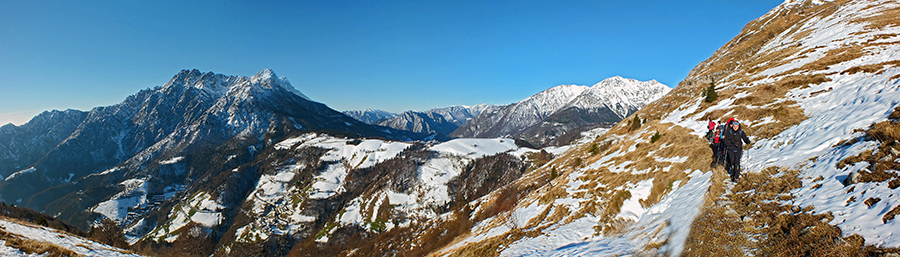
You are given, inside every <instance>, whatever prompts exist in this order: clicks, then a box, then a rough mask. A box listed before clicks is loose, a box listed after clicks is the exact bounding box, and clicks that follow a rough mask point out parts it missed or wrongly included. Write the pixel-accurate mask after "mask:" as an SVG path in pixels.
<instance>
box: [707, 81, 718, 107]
mask: <svg viewBox="0 0 900 257" xmlns="http://www.w3.org/2000/svg"><path fill="white" fill-rule="evenodd" d="M703 95H705V96H706V102H707V103H712V102H715V101H716V99H719V94H718V93H716V84H714V83H709V87H707V88H706V90H704V91H703Z"/></svg>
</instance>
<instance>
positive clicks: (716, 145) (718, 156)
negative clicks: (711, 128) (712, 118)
mask: <svg viewBox="0 0 900 257" xmlns="http://www.w3.org/2000/svg"><path fill="white" fill-rule="evenodd" d="M722 127H723V126H716V132H714V133H713V136H712V140H711V142H710V143H712V149H713V164H714V165H721V164H722V161H723V160H725V158H724V157H723V156H722V153H723V152H722V140H721V138H722Z"/></svg>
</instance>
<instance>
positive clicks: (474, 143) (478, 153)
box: [430, 138, 519, 159]
mask: <svg viewBox="0 0 900 257" xmlns="http://www.w3.org/2000/svg"><path fill="white" fill-rule="evenodd" d="M518 148H519V147H517V146H516V142H515V140H512V139H508V138H488V139H484V138H460V139H454V140H451V141H448V142H444V143H441V144H438V145H435V146H432V147H431V148H430V149H431V150H434V151H437V152H440V153H446V154H452V155H459V156H463V157H466V158H469V159H476V158H479V157H484V156H488V155H495V154H498V153H502V152H506V151H510V150H516V149H518Z"/></svg>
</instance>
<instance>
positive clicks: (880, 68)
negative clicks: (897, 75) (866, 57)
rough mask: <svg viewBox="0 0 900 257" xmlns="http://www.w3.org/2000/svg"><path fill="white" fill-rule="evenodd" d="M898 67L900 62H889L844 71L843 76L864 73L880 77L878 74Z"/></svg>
mask: <svg viewBox="0 0 900 257" xmlns="http://www.w3.org/2000/svg"><path fill="white" fill-rule="evenodd" d="M898 66H900V61H897V60H895V61H889V62H882V63H876V64H867V65H861V66H856V67H852V68H849V69H847V70H845V71H842V72H841V74H842V75H843V74H856V73H859V72H864V73H874V74H876V75H878V74H882V73H884V72H885V71H887V69H888V68H891V67H898Z"/></svg>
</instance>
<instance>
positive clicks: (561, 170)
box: [432, 1, 900, 256]
mask: <svg viewBox="0 0 900 257" xmlns="http://www.w3.org/2000/svg"><path fill="white" fill-rule="evenodd" d="M898 10H900V4H898V3H897V2H895V1H855V2H854V1H834V2H822V1H786V2H785V3H783V4H782V5H780V6H778V7H776V8H775V9H773V10H772V11H770V12H769V13H767V14H766V15H764V16H762V17H760V18H759V19H757V20H754V21H752V22H750V23H749V24H747V26H746V27H744V29H743V31H741V33H740V34H738V35H737V36H736V37H735V38H734V39H733V40H732V41H730V42H729V43H728V44H726V45H725V46H723V47H722V48H720V49H719V50H718V51H716V53H715V54H714V55H713V56H711V57H710V58H709V59H707V60H706V61H704V62H702V63H700V64H699V65H698V66H697V67H696V68H694V69H693V70H692V71H691V73H690V74H689V76H688V77H687V78H686V79H685V80H684V81H682V83H680V84H679V86H678V87H676V88H675V89H673V90H672V92H670V93H669V94H667V95H666V96H664V97H663V98H661V99H659V100H657V101H655V102H653V103H651V104H649V105H647V106H646V107H644V108H642V109H641V110H640V111H638V112H637V113H636V114H635V115H638V116H639V117H642V118H646V119H647V120H646V121H645V122H642V124H640V125H638V124H631V121H630V120H625V121H623V122H620V123H619V124H617V125H616V126H615V127H613V128H612V130H610V131H609V132H607V133H606V134H604V135H603V136H601V137H599V138H597V139H596V140H594V141H593V142H590V143H587V144H583V145H580V146H576V147H575V148H574V149H573V150H571V151H569V152H568V153H567V154H565V155H564V156H562V157H560V158H557V159H555V160H553V161H551V162H550V163H549V164H547V165H544V166H542V168H540V169H537V170H536V171H534V172H532V173H529V174H525V175H523V177H522V178H521V179H519V180H518V181H517V182H516V183H514V185H519V186H524V185H527V184H532V183H534V182H535V181H540V180H542V179H548V178H549V179H551V182H549V183H548V184H547V185H546V186H542V187H541V188H539V189H536V190H533V191H531V192H530V193H528V194H527V196H525V197H523V199H521V200H519V201H518V202H517V203H516V206H515V207H513V208H511V210H510V211H509V212H507V213H506V214H503V215H496V216H493V217H492V218H490V219H487V220H484V221H481V222H479V223H477V224H475V225H473V227H472V231H471V233H470V234H467V235H464V236H461V237H459V238H457V239H455V240H454V243H453V244H450V245H448V246H447V247H446V248H445V249H443V250H441V251H439V252H438V253H441V254H449V255H451V256H453V255H474V254H478V255H497V254H503V255H510V256H522V255H529V256H567V255H622V254H634V255H643V254H648V255H680V254H682V253H685V254H688V255H699V254H709V253H710V252H724V253H725V254H728V253H731V254H736V255H785V256H797V255H801V256H802V255H817V254H825V253H829V254H834V255H842V254H843V255H866V254H879V253H884V252H890V251H897V249H896V248H895V247H900V238H898V237H897V236H896V233H894V232H896V231H898V230H900V222H898V221H897V219H896V218H895V217H896V213H900V207H898V206H900V202H897V201H893V199H895V198H896V197H893V196H895V195H897V194H900V191H898V190H900V189H898V188H900V187H898V186H900V180H898V179H900V178H898V177H900V176H898V172H897V171H896V170H897V169H898V168H900V167H896V166H895V165H894V164H891V163H895V161H896V160H898V157H900V156H897V155H896V154H894V152H895V151H894V150H891V149H895V145H896V143H894V142H896V140H897V139H896V138H897V137H896V135H898V134H892V133H894V132H889V131H897V130H896V129H897V127H896V124H897V121H896V119H897V118H898V117H900V111H895V108H896V107H897V103H900V92H898V91H900V37H898V35H900V20H898V19H896V17H897V14H898ZM710 85H713V86H714V87H715V89H716V91H717V93H718V99H717V100H715V101H713V102H706V101H705V100H704V97H703V93H702V92H703V91H704V90H705V89H706V88H707V87H709V86H710ZM892 113H894V114H892ZM707 117H711V118H714V119H716V120H725V119H727V118H731V117H734V118H737V119H738V120H740V121H741V122H742V124H744V129H745V131H747V133H748V134H749V135H750V136H751V141H753V144H752V145H750V146H748V150H747V151H746V152H745V155H744V156H745V159H744V165H743V167H744V173H745V174H746V176H745V177H744V179H742V180H741V181H740V183H737V184H734V183H731V182H728V181H727V175H725V174H723V173H724V171H723V170H721V169H720V168H711V167H710V163H711V162H712V158H711V155H712V151H710V150H709V147H708V143H707V141H706V140H705V139H703V138H702V136H703V135H704V134H705V133H706V122H705V120H706V118H707ZM890 117H893V118H890ZM873 124H875V125H873ZM657 133H658V135H659V136H657V137H655V138H654V135H655V134H657ZM888 135H893V136H888ZM552 174H558V175H557V176H555V178H554V176H553V175H552ZM852 174H854V175H852ZM848 177H864V178H865V179H861V180H858V181H859V182H854V181H850V180H847V179H846V178H848ZM704 196H705V197H704ZM701 198H704V199H703V200H700V199H701ZM498 199H503V197H502V195H501V194H500V193H495V194H491V195H489V196H488V197H486V199H485V200H482V201H480V202H479V203H477V204H474V206H473V207H472V208H473V209H478V210H480V209H489V208H491V206H495V205H496V204H495V202H496V201H497V200H498ZM888 199H891V200H888ZM478 214H479V212H478V211H475V212H474V213H472V214H471V215H473V216H477V215H478ZM510 220H515V221H517V222H514V223H513V224H515V225H509V224H510ZM436 223H438V224H432V226H440V222H436ZM704 228H710V229H704ZM723 229H725V230H728V231H731V232H734V231H738V232H737V233H721V232H716V231H721V230H723ZM710 242H715V243H713V245H714V246H715V247H712V248H710ZM864 245H868V246H870V247H868V248H864V247H863V246H864ZM881 247H887V248H894V249H879V248H881ZM825 251H828V252H825Z"/></svg>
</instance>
